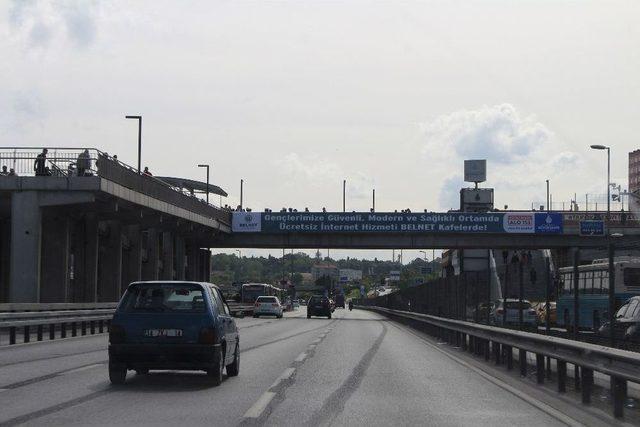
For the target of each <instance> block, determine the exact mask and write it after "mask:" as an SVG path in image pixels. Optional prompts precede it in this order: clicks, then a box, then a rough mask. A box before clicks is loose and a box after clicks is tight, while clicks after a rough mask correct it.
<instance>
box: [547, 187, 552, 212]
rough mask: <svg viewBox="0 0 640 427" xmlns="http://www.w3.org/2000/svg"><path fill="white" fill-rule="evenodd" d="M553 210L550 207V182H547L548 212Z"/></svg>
mask: <svg viewBox="0 0 640 427" xmlns="http://www.w3.org/2000/svg"><path fill="white" fill-rule="evenodd" d="M550 209H551V208H550V207H549V180H547V212H549V210H550Z"/></svg>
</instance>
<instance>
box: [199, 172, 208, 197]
mask: <svg viewBox="0 0 640 427" xmlns="http://www.w3.org/2000/svg"><path fill="white" fill-rule="evenodd" d="M198 167H199V168H207V204H209V165H198Z"/></svg>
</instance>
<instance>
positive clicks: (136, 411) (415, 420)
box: [0, 307, 567, 426]
mask: <svg viewBox="0 0 640 427" xmlns="http://www.w3.org/2000/svg"><path fill="white" fill-rule="evenodd" d="M238 324H239V327H240V334H241V346H242V359H241V368H240V375H239V376H238V377H235V378H226V379H225V380H224V382H223V384H222V385H221V386H220V387H211V386H210V385H209V384H208V382H207V378H206V377H205V376H204V374H203V373H187V372H167V371H165V372H152V373H150V374H149V375H143V376H137V375H135V374H134V373H133V372H130V373H129V375H128V377H127V384H126V385H124V386H119V387H116V386H112V385H111V384H110V383H109V380H108V375H107V365H106V362H107V351H106V346H107V337H106V335H99V336H88V337H78V338H69V339H65V340H57V341H52V342H41V343H30V344H22V345H16V346H12V347H3V348H0V402H1V403H0V407H1V408H2V409H1V410H0V425H21V424H25V425H47V426H52V425H53V426H58V425H83V426H84V425H156V426H157V425H180V424H182V425H185V426H187V425H188V426H192V425H216V426H238V425H268V426H280V425H296V426H299V425H338V426H339V425H368V426H378V425H380V426H383V425H385V426H387V425H433V426H467V425H468V426H472V425H473V426H478V425H509V426H520V425H521V426H534V425H541V426H542V425H544V426H555V425H563V424H565V423H566V421H567V420H566V419H563V417H562V416H561V414H560V415H559V414H558V413H554V411H549V410H545V405H544V404H542V405H541V404H536V402H535V401H532V400H530V399H526V398H523V397H522V396H518V395H517V394H518V393H517V392H514V390H513V389H510V388H509V387H508V386H504V385H501V384H500V383H498V382H495V381H490V380H488V379H487V378H486V375H482V373H481V372H480V371H478V370H477V369H475V368H473V366H471V365H466V364H465V363H464V362H462V361H461V360H457V359H456V358H455V356H454V357H453V358H452V356H451V355H449V354H448V353H447V351H444V350H442V349H440V348H438V345H437V343H433V342H430V341H428V340H425V339H419V336H417V335H416V333H415V332H413V331H411V330H408V329H407V328H406V327H404V326H402V325H399V324H397V323H395V322H392V321H389V320H387V319H385V318H383V317H381V316H380V315H378V314H375V313H371V312H368V311H361V310H354V311H353V312H349V311H346V310H337V311H336V312H335V314H334V318H333V319H332V320H328V319H321V318H313V319H307V318H306V311H305V309H304V307H302V308H301V310H299V311H295V312H291V313H286V314H285V318H284V319H273V318H260V319H253V318H245V319H239V320H238ZM563 421H564V422H565V423H563Z"/></svg>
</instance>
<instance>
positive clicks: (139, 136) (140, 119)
mask: <svg viewBox="0 0 640 427" xmlns="http://www.w3.org/2000/svg"><path fill="white" fill-rule="evenodd" d="M124 118H125V119H135V120H137V121H138V173H140V163H141V160H142V116H124Z"/></svg>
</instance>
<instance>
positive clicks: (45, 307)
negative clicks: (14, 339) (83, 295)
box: [0, 302, 118, 315]
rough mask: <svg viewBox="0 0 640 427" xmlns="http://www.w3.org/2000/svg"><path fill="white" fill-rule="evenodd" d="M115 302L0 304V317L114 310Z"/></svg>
mask: <svg viewBox="0 0 640 427" xmlns="http://www.w3.org/2000/svg"><path fill="white" fill-rule="evenodd" d="M117 305H118V303H117V302H60V303H48V304H42V303H38V302H34V303H31V302H19V303H1V304H0V315H2V314H6V312H20V311H56V310H99V309H109V308H111V309H115V308H116V306H117Z"/></svg>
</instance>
